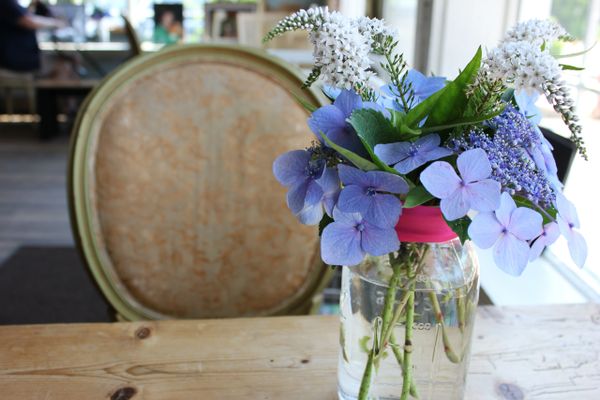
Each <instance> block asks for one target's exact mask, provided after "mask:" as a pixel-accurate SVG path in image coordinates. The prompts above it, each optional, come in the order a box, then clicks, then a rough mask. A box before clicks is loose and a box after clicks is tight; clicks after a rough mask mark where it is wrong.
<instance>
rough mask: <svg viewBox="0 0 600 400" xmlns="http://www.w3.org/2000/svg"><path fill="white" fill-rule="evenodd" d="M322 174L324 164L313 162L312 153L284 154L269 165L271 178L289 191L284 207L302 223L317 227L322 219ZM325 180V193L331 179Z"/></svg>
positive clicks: (320, 161)
mask: <svg viewBox="0 0 600 400" xmlns="http://www.w3.org/2000/svg"><path fill="white" fill-rule="evenodd" d="M325 171H326V168H325V161H324V160H322V159H313V152H311V151H309V150H294V151H290V152H287V153H285V154H282V155H281V156H279V157H277V159H276V160H275V162H274V163H273V174H274V175H275V178H276V179H277V180H278V181H279V183H281V184H282V185H284V186H286V187H288V188H289V190H288V193H287V204H288V207H289V208H290V210H291V211H292V213H294V215H296V217H298V219H299V220H300V222H302V223H303V224H306V225H314V224H317V223H319V221H320V220H321V218H322V217H323V205H322V200H323V196H324V194H325V192H324V190H323V187H322V186H321V184H320V180H321V178H322V177H323V176H324V175H325V174H324V173H325ZM326 178H327V182H326V183H327V185H326V186H327V190H331V186H330V185H331V183H330V181H331V178H330V177H329V175H327V176H326Z"/></svg>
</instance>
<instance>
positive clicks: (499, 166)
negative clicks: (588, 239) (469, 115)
mask: <svg viewBox="0 0 600 400" xmlns="http://www.w3.org/2000/svg"><path fill="white" fill-rule="evenodd" d="M486 125H487V128H475V129H472V130H471V131H469V132H468V133H467V135H466V136H463V137H459V138H454V139H452V140H450V143H449V147H450V148H451V149H452V150H453V151H455V152H456V153H460V152H462V151H465V150H470V149H477V148H479V149H483V150H484V151H485V152H486V153H487V155H488V158H489V160H490V164H491V166H492V177H493V179H495V180H496V181H498V182H500V184H501V185H502V189H503V190H504V191H506V192H508V193H509V194H511V195H513V196H514V195H518V196H521V197H524V198H526V199H528V200H530V201H531V202H533V203H535V204H539V205H541V206H542V207H549V206H551V205H552V204H553V203H554V201H555V200H556V196H555V193H554V190H553V189H552V185H551V183H550V181H549V180H548V176H547V174H546V173H545V171H543V170H540V169H539V168H538V166H536V164H535V161H534V158H533V157H532V154H533V153H534V152H535V151H536V150H538V149H539V148H541V147H542V146H544V145H545V143H543V142H542V139H541V137H540V133H539V131H538V130H537V129H535V128H534V127H533V126H532V125H531V123H530V122H529V121H528V120H527V118H526V117H525V115H523V114H522V113H520V112H519V111H518V110H516V109H515V108H514V107H513V106H512V105H507V106H506V108H505V110H504V111H503V112H502V114H500V115H499V116H497V117H495V118H493V119H492V120H490V121H488V122H487V123H486ZM488 130H492V132H493V133H492V134H491V135H490V134H489V133H488V132H487V131H488Z"/></svg>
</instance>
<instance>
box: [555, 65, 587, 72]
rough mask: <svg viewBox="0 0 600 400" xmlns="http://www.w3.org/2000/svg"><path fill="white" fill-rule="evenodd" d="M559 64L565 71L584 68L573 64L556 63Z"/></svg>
mask: <svg viewBox="0 0 600 400" xmlns="http://www.w3.org/2000/svg"><path fill="white" fill-rule="evenodd" d="M558 65H560V67H561V68H562V69H563V70H565V71H567V70H568V71H583V70H584V69H585V68H583V67H576V66H574V65H569V64H558Z"/></svg>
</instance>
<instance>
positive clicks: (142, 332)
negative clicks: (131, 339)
mask: <svg viewBox="0 0 600 400" xmlns="http://www.w3.org/2000/svg"><path fill="white" fill-rule="evenodd" d="M151 333H152V331H151V330H150V328H148V327H146V326H142V327H141V328H138V329H137V330H136V331H135V337H136V338H138V339H146V338H148V337H150V334H151Z"/></svg>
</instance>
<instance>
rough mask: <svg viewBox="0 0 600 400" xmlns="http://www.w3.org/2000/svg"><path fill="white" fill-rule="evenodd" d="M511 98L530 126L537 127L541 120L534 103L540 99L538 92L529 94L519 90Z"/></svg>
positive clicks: (540, 114)
mask: <svg viewBox="0 0 600 400" xmlns="http://www.w3.org/2000/svg"><path fill="white" fill-rule="evenodd" d="M513 96H514V98H515V101H516V103H517V106H518V107H519V111H521V113H522V114H523V115H525V116H526V117H527V118H528V119H529V121H530V122H531V123H532V124H534V125H538V124H539V123H540V121H541V120H542V113H541V112H540V110H539V109H538V108H537V107H536V105H535V103H536V102H537V100H538V98H539V97H540V94H539V93H538V92H532V93H531V94H529V93H527V91H526V90H519V91H516V92H515V93H514V95H513Z"/></svg>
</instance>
